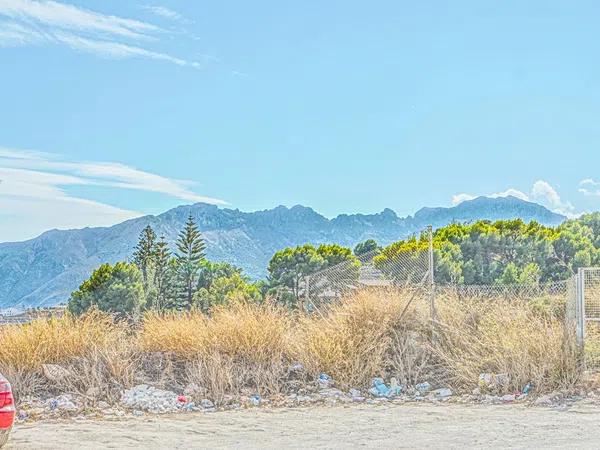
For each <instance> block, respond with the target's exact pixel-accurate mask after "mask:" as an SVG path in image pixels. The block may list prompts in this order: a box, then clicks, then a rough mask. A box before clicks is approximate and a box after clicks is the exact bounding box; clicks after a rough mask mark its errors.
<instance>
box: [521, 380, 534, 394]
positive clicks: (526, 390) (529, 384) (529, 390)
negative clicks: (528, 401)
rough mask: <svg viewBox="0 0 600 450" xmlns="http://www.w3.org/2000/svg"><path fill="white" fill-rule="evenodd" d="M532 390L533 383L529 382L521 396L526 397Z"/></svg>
mask: <svg viewBox="0 0 600 450" xmlns="http://www.w3.org/2000/svg"><path fill="white" fill-rule="evenodd" d="M532 390H533V383H532V382H531V381H530V382H529V383H527V384H526V385H525V387H524V388H523V395H528V394H529V393H530V392H531V391H532Z"/></svg>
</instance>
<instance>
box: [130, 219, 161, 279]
mask: <svg viewBox="0 0 600 450" xmlns="http://www.w3.org/2000/svg"><path fill="white" fill-rule="evenodd" d="M155 246H156V233H155V232H154V230H153V229H152V227H151V226H150V225H148V226H146V228H144V229H143V230H142V232H141V233H140V239H139V241H138V243H137V245H136V246H135V251H134V252H133V262H134V264H135V265H136V266H138V268H139V269H140V270H141V272H142V279H143V281H144V287H146V286H148V272H149V269H150V267H151V266H152V262H153V260H154V255H155V251H156V248H155Z"/></svg>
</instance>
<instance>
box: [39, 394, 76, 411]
mask: <svg viewBox="0 0 600 450" xmlns="http://www.w3.org/2000/svg"><path fill="white" fill-rule="evenodd" d="M46 406H47V408H48V409H49V410H50V411H74V410H76V409H77V406H76V405H75V403H74V402H73V401H72V399H71V396H69V395H59V396H58V397H56V398H51V399H49V400H48V401H47V403H46Z"/></svg>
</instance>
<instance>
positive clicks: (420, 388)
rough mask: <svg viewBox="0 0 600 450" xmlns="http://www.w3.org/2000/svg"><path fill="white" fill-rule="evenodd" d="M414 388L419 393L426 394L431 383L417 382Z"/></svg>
mask: <svg viewBox="0 0 600 450" xmlns="http://www.w3.org/2000/svg"><path fill="white" fill-rule="evenodd" d="M415 389H416V390H417V391H419V393H420V394H426V393H427V392H429V391H430V390H431V384H429V382H427V381H425V382H424V383H419V384H417V385H416V386H415Z"/></svg>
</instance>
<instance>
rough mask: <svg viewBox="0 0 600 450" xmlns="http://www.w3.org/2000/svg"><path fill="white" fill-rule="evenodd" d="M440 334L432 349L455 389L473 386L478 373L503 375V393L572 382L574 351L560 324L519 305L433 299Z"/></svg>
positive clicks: (529, 305)
mask: <svg viewBox="0 0 600 450" xmlns="http://www.w3.org/2000/svg"><path fill="white" fill-rule="evenodd" d="M437 312H438V320H439V322H440V333H439V334H438V342H437V343H436V345H434V347H433V350H434V352H435V354H436V356H437V358H439V361H440V362H441V364H442V366H443V367H444V369H445V370H446V376H447V379H448V380H449V381H450V382H451V383H452V384H453V385H454V386H455V387H457V388H464V389H469V388H472V387H473V386H475V385H476V383H477V380H478V377H479V374H480V373H484V372H487V373H507V374H509V375H510V385H509V386H506V390H507V391H515V390H518V389H521V388H523V386H524V385H525V384H527V383H528V382H530V381H532V382H533V383H534V384H535V386H536V389H537V390H538V391H544V390H552V389H557V388H568V387H570V386H573V385H574V384H575V383H576V382H577V380H578V374H579V370H578V352H577V350H576V348H575V346H574V345H573V344H572V342H573V340H572V339H571V336H567V335H566V329H565V326H564V321H563V320H562V319H558V318H556V317H555V316H553V315H548V314H540V313H539V311H538V310H537V307H536V305H535V304H532V303H531V302H526V301H520V300H515V299H512V300H510V301H509V300H503V299H493V300H481V299H479V300H473V299H458V298H456V297H453V296H451V295H449V296H445V297H440V298H438V299H437Z"/></svg>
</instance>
